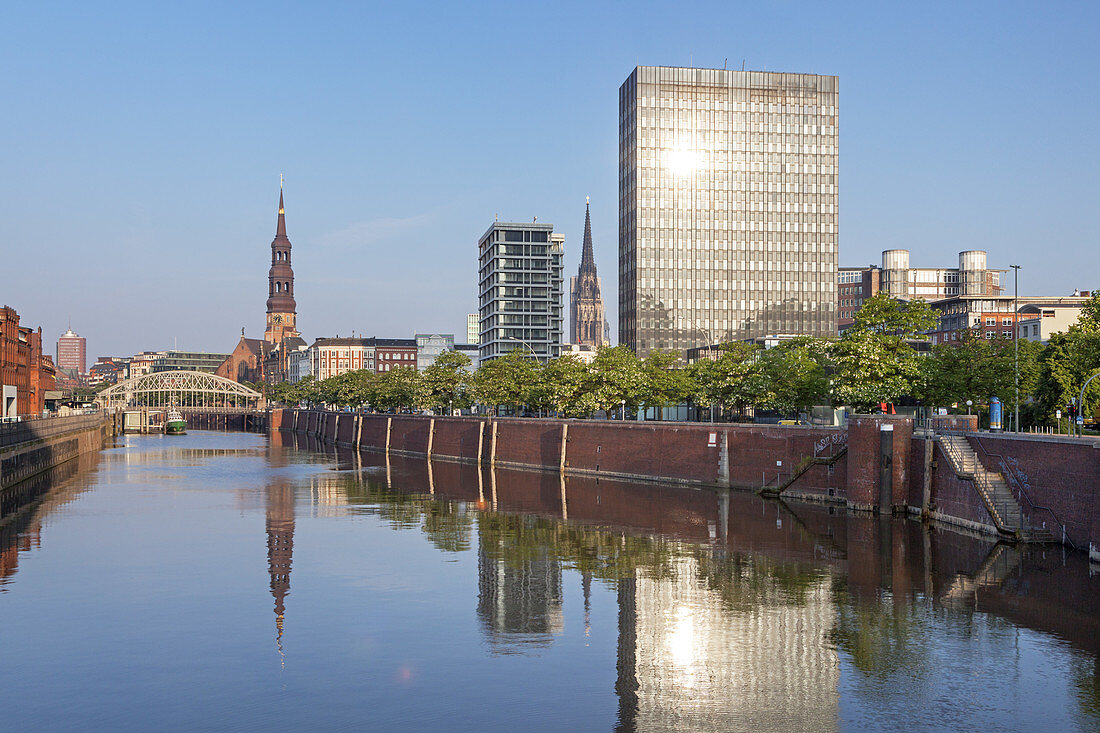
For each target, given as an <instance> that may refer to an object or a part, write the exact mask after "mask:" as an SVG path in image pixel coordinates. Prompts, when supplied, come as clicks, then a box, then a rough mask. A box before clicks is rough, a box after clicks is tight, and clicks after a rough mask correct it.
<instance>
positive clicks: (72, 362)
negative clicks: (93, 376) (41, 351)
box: [56, 328, 88, 375]
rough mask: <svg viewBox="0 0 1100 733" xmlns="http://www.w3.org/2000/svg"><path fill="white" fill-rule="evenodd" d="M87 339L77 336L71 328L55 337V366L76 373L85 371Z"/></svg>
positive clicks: (81, 373)
mask: <svg viewBox="0 0 1100 733" xmlns="http://www.w3.org/2000/svg"><path fill="white" fill-rule="evenodd" d="M87 352H88V341H87V339H85V338H84V337H83V336H78V335H77V334H76V332H74V331H73V329H72V328H69V329H68V330H67V331H65V333H63V334H62V335H61V337H60V338H58V339H57V364H56V366H57V368H58V369H72V370H73V371H75V372H76V373H77V374H80V375H83V374H85V373H86V372H87V363H88V361H87Z"/></svg>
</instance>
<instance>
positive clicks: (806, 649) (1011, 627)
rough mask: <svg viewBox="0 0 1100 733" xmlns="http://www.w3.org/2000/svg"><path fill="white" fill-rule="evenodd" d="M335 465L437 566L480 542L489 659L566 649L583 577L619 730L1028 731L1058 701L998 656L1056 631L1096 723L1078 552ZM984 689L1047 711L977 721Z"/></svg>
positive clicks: (548, 485) (686, 502) (515, 476)
mask: <svg viewBox="0 0 1100 733" xmlns="http://www.w3.org/2000/svg"><path fill="white" fill-rule="evenodd" d="M332 456H333V458H334V459H335V460H337V461H339V462H340V463H341V465H345V466H347V465H350V464H351V463H355V464H357V465H358V466H359V468H358V470H359V471H364V470H365V471H366V472H365V473H357V474H356V475H355V477H354V478H353V479H351V480H350V481H349V482H348V483H347V486H348V491H349V494H348V496H349V501H351V502H353V503H363V504H370V505H374V506H377V507H378V509H377V510H378V511H379V512H381V513H382V514H384V515H385V514H387V513H389V514H391V516H392V514H393V513H394V512H396V508H397V507H400V508H401V517H402V520H401V522H399V523H398V522H393V523H392V525H391V526H394V527H395V528H397V527H405V528H419V529H421V531H423V532H424V533H425V534H426V535H428V537H429V538H430V539H431V541H432V542H433V544H435V545H436V546H437V547H439V548H440V549H449V550H453V551H459V550H462V549H465V548H466V547H468V546H469V544H468V543H469V541H470V538H471V536H474V537H476V542H477V551H478V603H477V614H478V617H479V618H480V619H481V622H482V624H483V628H484V631H485V634H486V636H487V638H488V639H489V640H490V647H491V650H492V651H493V652H494V653H517V652H526V653H538V650H539V649H543V648H547V647H548V646H549V645H551V644H553V643H554V640H555V638H557V637H559V636H560V635H561V634H562V633H563V623H564V622H563V618H564V617H565V614H564V612H563V597H564V594H563V590H562V588H563V577H564V576H563V572H568V571H577V572H579V573H580V574H581V579H582V585H583V588H584V591H583V599H584V600H583V602H584V606H585V608H584V611H585V622H584V623H585V631H586V633H587V631H588V628H589V624H590V619H589V615H588V614H589V603H590V600H589V598H590V594H591V583H592V581H593V579H595V580H596V581H597V582H604V583H607V584H609V585H610V586H611V587H613V588H614V592H615V594H616V599H617V604H618V642H617V658H616V671H617V675H616V681H615V686H614V687H615V693H616V695H617V697H618V700H619V724H618V727H619V729H620V730H668V729H676V730H714V729H737V730H745V729H759V728H765V727H773V728H777V729H782V730H786V729H792V728H797V729H814V730H829V729H836V728H838V727H841V726H845V727H847V726H850V725H851V726H858V725H863V724H867V725H871V726H873V727H882V726H883V725H884V724H887V722H888V721H893V723H892V724H899V725H900V724H903V723H904V722H906V721H909V722H911V721H919V720H925V721H926V723H928V724H938V722H937V720H936V719H935V718H929V717H928V711H929V710H930V709H935V708H936V707H937V706H938V707H939V708H940V709H941V711H948V712H949V713H950V714H951V715H952V716H954V719H957V720H959V721H968V720H969V721H973V722H975V723H983V722H984V723H989V724H992V725H995V726H996V725H1000V726H1004V727H1009V728H1015V727H1025V728H1026V727H1030V723H1036V724H1038V723H1041V722H1044V721H1045V722H1049V721H1050V720H1051V719H1052V718H1051V715H1052V713H1051V711H1050V710H1049V709H1047V706H1049V705H1050V701H1049V700H1048V699H1047V696H1048V695H1051V694H1055V696H1057V695H1059V694H1062V693H1060V692H1058V691H1057V690H1056V689H1052V683H1053V681H1052V680H1051V679H1049V678H1041V679H1040V682H1041V684H1031V685H1029V688H1030V689H1029V690H1020V689H1018V688H1017V686H1018V685H1020V684H1022V680H1023V679H1024V678H1026V677H1027V673H1028V670H1027V669H1025V668H1026V667H1028V666H1029V665H1034V664H1036V663H1037V662H1036V661H1035V659H1034V658H1032V659H1030V660H1029V661H1027V662H1026V663H1023V662H1018V661H1017V662H1014V661H1013V659H1012V657H1013V655H1015V654H1017V651H1014V649H1016V647H1017V646H1018V641H1017V640H1015V639H1013V638H1008V637H1007V636H1006V634H1007V633H1008V632H1009V631H1012V632H1013V633H1016V632H1017V631H1018V630H1019V629H1021V628H1022V629H1025V630H1028V631H1039V632H1044V633H1049V634H1052V635H1053V637H1054V638H1041V639H1038V640H1037V641H1038V647H1041V648H1042V649H1043V652H1044V653H1047V652H1051V651H1054V650H1057V649H1058V647H1059V645H1060V644H1062V643H1063V642H1068V643H1070V644H1071V645H1072V646H1074V647H1075V648H1077V649H1079V650H1081V651H1083V652H1087V656H1080V655H1076V656H1073V657H1072V658H1071V659H1072V663H1071V664H1070V665H1069V666H1070V669H1071V674H1072V677H1071V679H1070V680H1069V681H1068V683H1069V685H1068V686H1069V692H1070V694H1071V695H1072V697H1073V699H1074V700H1075V702H1076V706H1077V709H1076V711H1074V712H1071V713H1070V715H1069V717H1068V718H1066V719H1065V722H1067V723H1070V725H1069V727H1071V728H1072V727H1080V726H1083V727H1085V728H1088V727H1091V726H1093V725H1095V724H1097V723H1098V722H1100V717H1098V715H1097V710H1098V707H1100V706H1098V703H1097V701H1098V700H1100V697H1098V696H1097V683H1096V679H1097V669H1096V659H1097V654H1098V652H1100V585H1098V583H1097V582H1096V579H1094V578H1090V576H1089V575H1088V570H1087V561H1086V560H1085V559H1084V558H1082V557H1081V556H1080V555H1076V554H1074V555H1063V553H1062V551H1061V550H1060V549H1050V548H1048V549H1043V548H1014V547H1011V546H1008V545H1004V544H998V543H994V542H992V541H991V540H990V539H989V538H986V537H982V536H977V535H975V536H968V535H966V534H965V533H960V532H955V531H945V530H940V529H932V528H929V527H927V526H923V525H921V524H920V523H917V522H913V521H908V520H900V519H891V518H873V519H872V518H865V517H854V516H848V515H846V514H844V513H843V512H836V511H831V510H829V509H828V508H824V507H818V506H809V505H798V504H794V505H787V504H783V503H773V502H763V501H760V500H759V499H757V498H756V497H753V496H749V495H745V494H741V493H733V494H731V493H730V492H709V491H697V490H692V489H680V488H676V487H668V486H647V485H638V484H627V483H623V482H617V481H605V480H597V479H595V478H587V477H570V478H568V479H566V480H564V481H563V480H562V479H561V477H559V476H557V475H554V474H545V473H527V472H521V471H509V470H493V471H490V470H488V469H482V470H479V469H478V468H476V467H472V466H466V465H461V464H454V463H445V462H433V463H431V464H430V465H429V464H428V463H426V462H424V461H422V460H413V459H408V458H399V457H396V456H390V457H386V456H383V455H377V454H363V455H360V456H354V457H352V456H351V455H350V454H344V453H343V452H342V451H337V452H334V453H333V454H332ZM372 466H378V467H379V468H380V469H381V470H379V471H378V472H377V473H371V467H372ZM385 506H389V507H390V509H389V510H386V509H383V508H382V507H385ZM471 515H472V516H474V517H475V518H476V519H474V520H471ZM1067 594H1068V595H1069V596H1071V597H1072V598H1073V601H1074V602H1073V603H1072V604H1068V605H1067V604H1066V603H1065V599H1066V597H1067ZM987 646H989V647H992V649H989V648H985V647H987ZM975 647H976V648H975ZM987 658H992V659H994V660H997V661H995V662H992V663H990V662H989V661H987ZM1040 664H1041V663H1040ZM1000 665H1004V666H1003V667H1001V666H1000ZM945 668H947V669H953V670H954V672H955V676H954V677H950V678H944V676H943V674H942V672H943V670H944V669H945ZM999 668H1000V669H1007V670H1011V672H1010V674H1007V675H1005V674H998V669H999ZM845 670H849V671H847V672H846V671H845ZM975 676H976V677H977V678H978V680H979V682H974V681H973V680H971V679H969V678H971V677H975ZM1057 684H1058V683H1053V687H1054V688H1056V687H1057ZM991 691H992V692H996V693H997V694H1004V695H1006V696H1013V695H1015V696H1018V697H1022V698H1030V699H1031V700H1032V702H1033V703H1034V705H1033V707H1034V710H1036V711H1045V712H1043V713H1039V714H1036V713H1029V712H1028V710H1026V709H1023V708H1024V707H1027V706H1023V705H1022V704H1020V705H1016V706H1013V705H994V706H992V707H991V708H989V709H980V708H979V709H975V708H974V706H973V700H974V699H975V698H976V696H978V695H981V694H989V693H990V692H991ZM945 697H946V698H947V699H948V700H950V702H945V701H944V700H945ZM842 699H843V700H842ZM913 701H919V702H916V703H915V702H913ZM891 711H892V712H891ZM1029 715H1031V716H1032V717H1029ZM1036 715H1037V717H1035V716H1036ZM1054 717H1055V718H1057V717H1058V716H1057V715H1054ZM1029 721H1030V722H1029Z"/></svg>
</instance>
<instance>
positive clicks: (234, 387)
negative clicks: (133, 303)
mask: <svg viewBox="0 0 1100 733" xmlns="http://www.w3.org/2000/svg"><path fill="white" fill-rule="evenodd" d="M262 397H263V395H261V394H260V393H259V392H257V391H256V390H254V389H252V388H250V387H246V386H245V385H243V384H241V383H240V382H234V381H233V380H232V379H226V378H225V377H220V376H218V375H216V374H209V373H207V372H195V371H184V370H175V371H170V372H150V373H149V374H143V375H141V376H140V377H132V378H130V379H127V380H124V381H122V382H119V383H118V384H116V385H114V386H112V387H109V388H107V389H105V390H103V391H102V392H100V393H99V397H98V398H97V399H96V401H97V402H99V404H100V405H101V406H102V407H136V406H149V407H154V406H168V405H176V406H179V407H256V406H257V403H258V402H259V400H260V399H261V398H262Z"/></svg>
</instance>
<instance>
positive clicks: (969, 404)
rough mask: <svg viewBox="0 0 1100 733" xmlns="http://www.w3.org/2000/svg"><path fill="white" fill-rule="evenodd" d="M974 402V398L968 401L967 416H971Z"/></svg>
mask: <svg viewBox="0 0 1100 733" xmlns="http://www.w3.org/2000/svg"><path fill="white" fill-rule="evenodd" d="M973 404H974V400H967V401H966V416H967V417H970V406H971V405H973Z"/></svg>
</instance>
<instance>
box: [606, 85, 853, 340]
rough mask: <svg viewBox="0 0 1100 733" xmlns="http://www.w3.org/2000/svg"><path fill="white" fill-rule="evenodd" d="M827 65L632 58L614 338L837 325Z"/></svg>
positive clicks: (700, 336)
mask: <svg viewBox="0 0 1100 733" xmlns="http://www.w3.org/2000/svg"><path fill="white" fill-rule="evenodd" d="M838 85H839V83H838V79H837V77H835V76H818V75H813V74H789V73H775V72H758V71H748V72H746V71H726V70H720V69H685V68H671V67H653V66H640V67H638V68H636V69H635V70H634V71H633V72H631V74H630V76H629V77H628V78H627V80H626V81H625V82H624V83H623V85H622V86H621V87H620V89H619V342H620V343H621V344H624V345H628V346H630V347H631V348H633V349H634V350H635V351H636V352H637V353H638V354H639V355H640V356H644V355H646V354H648V353H649V352H650V351H651V350H653V349H679V350H682V351H686V350H687V349H690V348H692V347H699V346H704V345H707V344H713V343H718V342H722V341H733V340H741V339H746V338H753V337H758V336H765V335H768V334H776V333H786V334H805V335H811V336H821V337H825V336H833V335H835V334H836V324H837V313H836V310H837V306H836V275H837V240H838V231H837V226H838V213H837V204H838V194H837V180H838V179H837V174H838V170H837V160H838V150H837V142H838V135H837V120H838V104H839V102H838Z"/></svg>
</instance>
